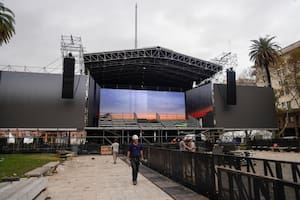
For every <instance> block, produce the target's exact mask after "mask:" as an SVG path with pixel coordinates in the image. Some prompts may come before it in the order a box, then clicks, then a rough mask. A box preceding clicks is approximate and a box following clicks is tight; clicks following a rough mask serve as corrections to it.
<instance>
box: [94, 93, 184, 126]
mask: <svg viewBox="0 0 300 200" xmlns="http://www.w3.org/2000/svg"><path fill="white" fill-rule="evenodd" d="M108 113H109V114H110V115H111V116H112V117H113V118H115V119H118V118H119V119H132V118H133V113H136V114H137V116H138V118H139V119H156V113H158V114H159V115H160V119H161V120H175V119H185V95H184V93H183V92H165V91H150V90H127V89H101V90H100V115H105V114H108Z"/></svg>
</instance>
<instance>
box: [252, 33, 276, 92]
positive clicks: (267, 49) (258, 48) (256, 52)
mask: <svg viewBox="0 0 300 200" xmlns="http://www.w3.org/2000/svg"><path fill="white" fill-rule="evenodd" d="M274 38H275V36H273V37H270V36H266V37H265V38H259V39H258V40H251V42H252V44H251V46H250V52H249V56H250V60H251V61H254V63H255V65H256V66H257V67H260V68H263V69H265V71H266V75H267V79H268V86H269V87H271V85H272V84H271V76H270V70H269V67H270V66H272V65H275V64H276V63H277V62H278V58H279V53H278V52H279V49H280V47H279V45H277V44H276V43H275V42H273V39H274Z"/></svg>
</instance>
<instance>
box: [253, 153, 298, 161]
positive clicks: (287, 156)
mask: <svg viewBox="0 0 300 200" xmlns="http://www.w3.org/2000/svg"><path fill="white" fill-rule="evenodd" d="M253 157H255V158H264V159H271V160H284V161H292V162H300V153H295V152H273V151H253Z"/></svg>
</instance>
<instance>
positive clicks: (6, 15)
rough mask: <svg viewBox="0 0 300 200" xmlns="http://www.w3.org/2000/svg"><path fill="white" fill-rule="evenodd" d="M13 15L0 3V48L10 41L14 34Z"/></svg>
mask: <svg viewBox="0 0 300 200" xmlns="http://www.w3.org/2000/svg"><path fill="white" fill-rule="evenodd" d="M14 24H15V15H14V13H13V12H12V11H11V10H10V9H8V8H6V7H5V6H4V4H3V3H1V2H0V46H1V45H2V44H3V43H5V44H7V43H8V41H9V40H10V39H11V37H12V36H13V34H15V27H14Z"/></svg>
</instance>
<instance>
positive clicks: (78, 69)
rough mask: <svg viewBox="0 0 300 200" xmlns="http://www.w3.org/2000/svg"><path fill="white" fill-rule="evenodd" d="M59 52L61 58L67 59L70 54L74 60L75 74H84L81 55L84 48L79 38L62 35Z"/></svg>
mask: <svg viewBox="0 0 300 200" xmlns="http://www.w3.org/2000/svg"><path fill="white" fill-rule="evenodd" d="M60 46H61V48H60V50H61V55H62V58H64V57H67V56H68V55H69V54H70V53H71V54H72V56H73V57H74V58H75V74H83V73H84V60H83V53H84V47H83V45H82V40H81V37H80V36H73V35H62V36H61V43H60Z"/></svg>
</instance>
